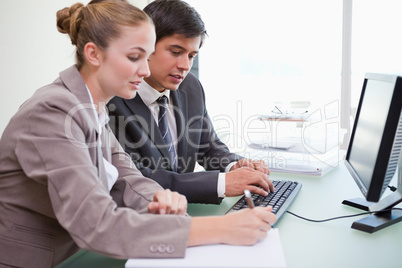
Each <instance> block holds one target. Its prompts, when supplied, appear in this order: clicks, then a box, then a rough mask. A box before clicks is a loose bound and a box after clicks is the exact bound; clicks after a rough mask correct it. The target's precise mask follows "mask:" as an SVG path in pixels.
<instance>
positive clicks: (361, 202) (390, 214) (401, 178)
mask: <svg viewBox="0 0 402 268" xmlns="http://www.w3.org/2000/svg"><path fill="white" fill-rule="evenodd" d="M397 176H398V188H397V190H396V191H395V192H393V193H391V194H390V195H388V196H387V197H385V198H383V199H381V200H380V201H379V202H378V203H374V202H369V201H366V200H365V199H363V198H354V199H349V200H344V201H343V202H342V204H344V205H348V206H352V207H355V208H358V209H361V210H365V211H379V212H376V213H374V214H372V215H370V216H367V217H365V218H363V219H360V220H357V221H355V222H354V223H353V224H352V228H353V229H356V230H360V231H363V232H367V233H374V232H376V231H378V230H381V229H383V228H385V227H387V226H390V225H392V224H395V223H397V222H400V221H402V209H401V210H390V209H391V208H393V207H394V206H396V205H397V204H399V203H401V202H402V153H401V156H400V157H399V162H398V173H397Z"/></svg>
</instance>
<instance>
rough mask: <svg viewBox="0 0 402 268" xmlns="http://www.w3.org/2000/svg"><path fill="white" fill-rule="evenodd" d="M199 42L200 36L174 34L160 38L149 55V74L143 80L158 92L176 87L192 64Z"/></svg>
mask: <svg viewBox="0 0 402 268" xmlns="http://www.w3.org/2000/svg"><path fill="white" fill-rule="evenodd" d="M200 44H201V36H198V37H194V38H187V37H186V36H184V35H182V34H174V35H171V36H167V37H164V38H162V39H160V40H159V41H158V42H157V43H156V46H155V52H154V53H153V54H151V56H150V57H149V69H150V71H151V76H149V77H148V78H146V79H145V81H146V82H147V83H148V84H149V85H151V86H152V87H153V88H155V89H156V90H158V91H159V92H162V91H164V90H165V89H169V90H176V89H178V88H179V85H180V83H181V82H182V81H183V80H184V78H185V77H186V75H187V74H188V72H189V71H190V69H191V67H192V66H193V60H194V57H195V56H197V54H198V51H199V48H200Z"/></svg>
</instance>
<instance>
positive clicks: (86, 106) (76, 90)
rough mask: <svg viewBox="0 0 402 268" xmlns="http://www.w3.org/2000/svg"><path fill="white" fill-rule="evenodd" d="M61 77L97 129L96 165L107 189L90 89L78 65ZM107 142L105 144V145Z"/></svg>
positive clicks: (93, 126)
mask: <svg viewBox="0 0 402 268" xmlns="http://www.w3.org/2000/svg"><path fill="white" fill-rule="evenodd" d="M60 79H61V81H62V83H64V85H65V87H66V88H67V89H68V90H69V91H71V92H72V93H73V94H74V95H75V96H76V97H77V98H78V100H79V101H80V103H81V104H80V106H79V107H75V109H76V110H77V112H84V113H87V116H89V118H90V120H89V121H88V122H87V123H88V124H89V127H90V128H92V129H95V132H96V137H95V141H94V142H95V144H96V152H95V154H96V155H95V163H96V164H95V165H96V167H97V168H98V176H99V179H100V180H101V181H102V183H103V185H105V186H106V189H107V177H106V171H105V166H104V163H103V153H102V148H101V146H100V141H101V137H100V135H99V133H100V129H99V125H98V119H97V118H96V115H95V113H94V111H93V109H92V107H93V106H92V105H93V104H92V102H91V99H90V97H89V95H88V94H89V93H88V90H87V88H86V86H85V81H84V79H83V78H82V76H81V74H80V73H79V71H78V69H77V67H76V66H75V65H73V66H71V67H70V68H68V69H66V70H64V71H62V72H60ZM104 146H105V144H103V147H104Z"/></svg>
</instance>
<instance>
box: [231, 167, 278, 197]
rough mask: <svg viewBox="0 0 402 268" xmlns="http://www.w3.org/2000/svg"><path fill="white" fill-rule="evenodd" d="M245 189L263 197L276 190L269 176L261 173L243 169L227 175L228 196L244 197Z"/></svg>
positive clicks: (247, 168) (246, 168)
mask: <svg viewBox="0 0 402 268" xmlns="http://www.w3.org/2000/svg"><path fill="white" fill-rule="evenodd" d="M260 187H262V188H260ZM245 189H247V190H249V191H250V192H252V193H257V194H259V195H262V196H267V195H268V193H269V192H270V191H274V190H275V189H274V185H273V184H272V182H271V180H270V179H269V175H267V174H266V173H263V172H261V171H258V170H255V169H252V168H249V167H242V168H237V169H235V170H233V171H230V172H228V173H226V189H225V195H226V196H238V195H242V194H243V193H244V190H245Z"/></svg>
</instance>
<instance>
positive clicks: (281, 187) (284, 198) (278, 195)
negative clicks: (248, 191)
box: [226, 180, 302, 222]
mask: <svg viewBox="0 0 402 268" xmlns="http://www.w3.org/2000/svg"><path fill="white" fill-rule="evenodd" d="M272 183H273V184H274V188H275V191H274V192H270V193H269V194H268V196H262V195H259V194H252V195H251V197H252V199H253V201H254V205H255V206H256V207H257V206H264V207H266V206H271V207H272V212H273V213H275V215H276V217H277V222H278V221H279V219H280V218H281V217H282V215H283V214H284V213H285V212H286V211H287V210H288V208H289V206H290V205H291V204H292V202H293V200H294V199H295V197H296V196H297V194H298V193H299V191H300V189H301V186H302V185H301V183H299V182H295V181H286V180H282V181H272ZM243 208H248V205H247V201H246V198H245V197H244V196H243V197H242V198H240V199H239V201H237V202H236V204H234V205H233V207H231V208H230V209H229V210H228V211H227V212H226V213H231V212H235V211H239V210H240V209H243Z"/></svg>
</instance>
